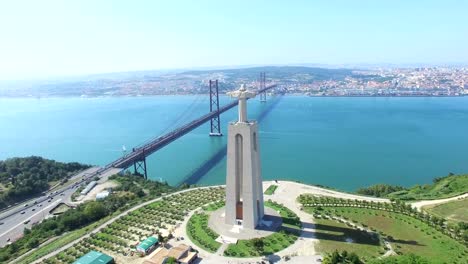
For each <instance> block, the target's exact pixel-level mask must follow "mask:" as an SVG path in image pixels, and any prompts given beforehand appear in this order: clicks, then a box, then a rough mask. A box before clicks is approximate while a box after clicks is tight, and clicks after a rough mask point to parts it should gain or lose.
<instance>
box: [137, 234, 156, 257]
mask: <svg viewBox="0 0 468 264" xmlns="http://www.w3.org/2000/svg"><path fill="white" fill-rule="evenodd" d="M157 244H158V239H157V238H155V237H152V236H150V237H148V238H147V239H145V240H144V241H143V242H141V243H140V244H139V245H138V246H137V247H136V250H137V251H138V252H141V253H143V254H145V255H147V254H148V253H149V252H151V251H152V250H153V249H154V248H155V247H156V245H157Z"/></svg>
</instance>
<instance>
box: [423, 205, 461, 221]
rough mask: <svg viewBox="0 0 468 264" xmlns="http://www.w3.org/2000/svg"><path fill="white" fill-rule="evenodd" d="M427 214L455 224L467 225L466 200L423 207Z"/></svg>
mask: <svg viewBox="0 0 468 264" xmlns="http://www.w3.org/2000/svg"><path fill="white" fill-rule="evenodd" d="M424 209H425V210H427V211H428V212H429V213H431V214H434V215H436V216H438V217H443V218H446V219H447V220H451V221H455V222H467V223H468V199H463V200H457V201H453V202H448V203H444V204H439V205H435V206H428V207H424Z"/></svg>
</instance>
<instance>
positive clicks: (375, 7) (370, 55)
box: [0, 0, 468, 80]
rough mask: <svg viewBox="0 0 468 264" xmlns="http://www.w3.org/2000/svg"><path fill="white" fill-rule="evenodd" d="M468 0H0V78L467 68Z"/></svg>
mask: <svg viewBox="0 0 468 264" xmlns="http://www.w3.org/2000/svg"><path fill="white" fill-rule="evenodd" d="M467 10H468V1H461V0H460V1H458V0H457V1H455V0H441V1H432V0H424V1H423V0H421V1H418V0H413V1H408V0H388V1H387V0H380V1H373V0H368V1H365V0H362V1H359V0H341V1H338V0H316V1H307V0H304V1H299V0H297V1H295V0H288V1H279V0H265V1H263V0H250V1H244V0H237V1H221V0H218V1H214V0H213V1H207V0H197V1H193V0H192V1H189V0H187V1H182V0H180V1H179V0H171V1H169V0H167V1H158V0H152V1H151V0H148V1H143V0H134V1H120V0H113V1H107V0H99V1H96V0H80V1H72V0H41V1H36V0H30V1H25V0H15V1H11V0H0V80H14V79H28V78H49V77H52V76H69V75H71V76H73V75H83V74H95V73H109V72H122V71H138V70H158V69H178V68H193V67H217V66H236V65H294V64H304V63H311V64H328V65H342V64H382V63H391V64H397V65H398V64H414V63H422V64H439V65H440V64H444V65H446V64H453V63H462V64H465V63H468V15H467V13H466V11H467Z"/></svg>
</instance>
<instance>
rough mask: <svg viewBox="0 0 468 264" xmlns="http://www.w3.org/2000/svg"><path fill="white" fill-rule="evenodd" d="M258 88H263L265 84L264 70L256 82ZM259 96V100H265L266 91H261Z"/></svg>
mask: <svg viewBox="0 0 468 264" xmlns="http://www.w3.org/2000/svg"><path fill="white" fill-rule="evenodd" d="M258 86H259V87H258V90H261V89H264V88H265V86H266V78H265V72H261V73H260V79H259V82H258ZM259 96H260V102H266V92H262V93H260V94H259Z"/></svg>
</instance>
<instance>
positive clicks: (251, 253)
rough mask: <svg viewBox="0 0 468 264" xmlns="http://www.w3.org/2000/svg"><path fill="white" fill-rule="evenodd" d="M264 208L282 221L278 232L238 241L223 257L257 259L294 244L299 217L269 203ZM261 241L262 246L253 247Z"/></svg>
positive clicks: (299, 229) (298, 226) (299, 228)
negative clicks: (271, 211) (266, 207)
mask: <svg viewBox="0 0 468 264" xmlns="http://www.w3.org/2000/svg"><path fill="white" fill-rule="evenodd" d="M265 206H268V207H270V208H273V209H274V210H276V211H278V212H279V214H280V215H281V217H282V219H283V223H282V225H281V227H280V229H279V231H278V232H275V233H273V234H271V235H269V236H266V237H262V238H259V239H250V240H238V241H237V244H230V245H229V246H228V247H227V248H226V250H225V251H224V255H225V256H231V257H258V256H266V255H270V254H273V253H275V252H278V251H281V250H283V249H285V248H287V247H289V246H290V245H292V244H294V242H295V241H296V240H297V238H298V237H299V234H300V231H301V222H300V220H299V217H298V216H297V215H296V214H295V213H294V212H293V211H291V210H290V209H288V208H286V207H284V206H283V205H281V204H277V203H274V202H271V201H267V202H265ZM256 240H257V241H258V240H261V241H262V242H261V244H262V246H257V247H256V246H255V241H256Z"/></svg>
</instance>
